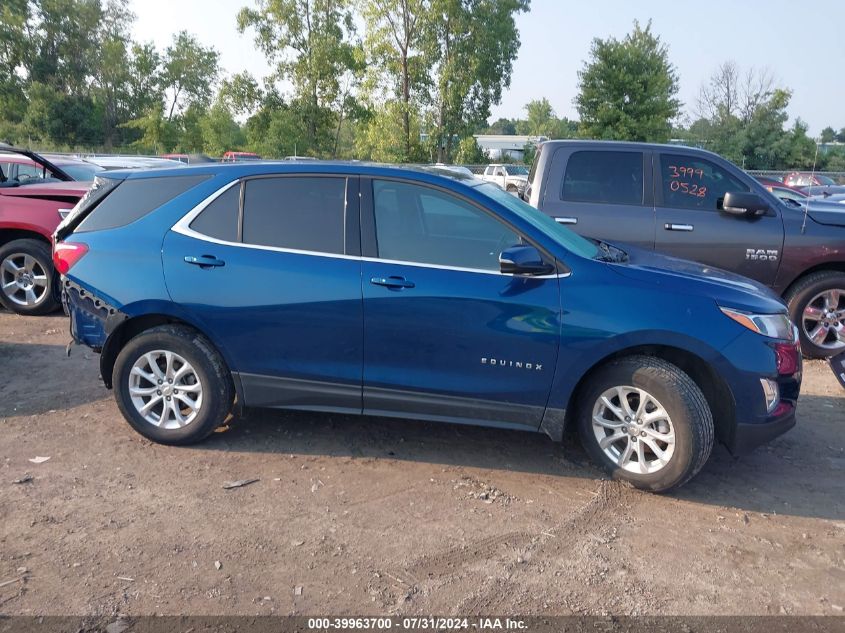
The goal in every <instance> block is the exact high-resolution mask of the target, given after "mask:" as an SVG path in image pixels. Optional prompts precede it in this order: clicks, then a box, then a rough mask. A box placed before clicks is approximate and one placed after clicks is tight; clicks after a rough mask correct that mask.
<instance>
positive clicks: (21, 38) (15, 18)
mask: <svg viewBox="0 0 845 633" xmlns="http://www.w3.org/2000/svg"><path fill="white" fill-rule="evenodd" d="M31 15H32V12H31V6H30V2H29V1H28V0H5V1H4V2H3V3H2V4H0V112H2V113H3V115H2V117H0V139H2V140H6V139H10V140H14V138H13V137H17V136H18V134H20V133H21V131H22V130H21V128H20V127H19V124H20V122H21V121H22V120H23V114H24V112H25V111H26V94H25V93H24V88H25V85H26V84H25V80H24V77H23V71H24V69H25V68H26V67H27V66H28V65H29V63H30V53H31V49H30V45H29V43H30V36H29V33H28V30H29V26H28V25H29V20H30V18H31Z"/></svg>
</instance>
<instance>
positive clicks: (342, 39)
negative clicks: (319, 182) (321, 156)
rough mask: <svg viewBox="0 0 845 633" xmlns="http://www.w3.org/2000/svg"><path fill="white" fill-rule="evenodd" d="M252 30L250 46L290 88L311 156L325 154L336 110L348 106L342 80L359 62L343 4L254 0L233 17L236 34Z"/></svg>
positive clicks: (323, 0)
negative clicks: (252, 5)
mask: <svg viewBox="0 0 845 633" xmlns="http://www.w3.org/2000/svg"><path fill="white" fill-rule="evenodd" d="M249 27H252V28H254V29H255V31H256V37H255V43H256V45H257V46H258V48H259V49H261V50H262V51H263V52H264V53H265V54H266V55H267V56H268V58H269V59H270V60H272V61H274V62H275V63H276V72H275V77H276V78H278V79H282V80H288V81H290V82H291V83H292V84H293V89H294V102H295V103H296V106H297V108H298V109H299V110H300V112H301V113H302V117H303V119H304V121H305V125H306V129H307V132H308V138H307V139H306V140H307V142H308V146H309V147H310V148H311V149H312V150H313V151H324V152H326V151H329V148H330V147H332V145H333V144H334V141H335V139H336V137H335V135H334V131H335V130H336V125H337V120H338V118H340V116H341V114H342V113H341V112H340V109H341V107H345V106H346V105H347V103H348V102H347V99H345V98H344V96H343V95H344V90H343V83H342V82H343V80H344V78H347V79H348V76H349V74H350V73H353V72H356V71H357V69H358V66H359V64H360V60H359V59H358V58H357V57H356V45H355V44H354V43H353V42H352V41H351V38H352V36H353V34H354V33H355V26H354V23H353V21H352V14H351V13H350V11H349V5H348V0H259V2H258V6H257V8H255V9H251V8H243V9H241V11H240V13H238V29H239V31H240V32H241V33H243V32H244V31H245V30H246V29H247V28H249Z"/></svg>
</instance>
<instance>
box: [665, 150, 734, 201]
mask: <svg viewBox="0 0 845 633" xmlns="http://www.w3.org/2000/svg"><path fill="white" fill-rule="evenodd" d="M660 175H661V179H662V181H663V206H665V207H671V208H680V209H701V210H703V211H716V210H718V209H721V208H722V201H723V200H724V198H725V194H726V193H728V192H729V191H749V187H748V185H746V184H743V183H742V181H740V180H739V179H738V178H736V177H734V176H733V175H732V174H730V173H728V172H727V171H726V170H724V169H722V168H721V167H719V166H718V165H715V164H713V163H711V162H710V161H709V160H705V159H701V158H692V157H690V156H682V155H676V154H662V155H661V156H660Z"/></svg>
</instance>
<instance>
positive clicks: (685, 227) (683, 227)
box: [663, 222, 695, 231]
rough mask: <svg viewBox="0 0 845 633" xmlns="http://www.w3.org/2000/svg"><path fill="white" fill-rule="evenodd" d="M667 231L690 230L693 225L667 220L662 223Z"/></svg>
mask: <svg viewBox="0 0 845 633" xmlns="http://www.w3.org/2000/svg"><path fill="white" fill-rule="evenodd" d="M663 228H664V229H666V230H667V231H692V230H693V229H694V228H695V227H694V226H693V225H692V224H675V223H674V222H667V223H666V224H664V225H663Z"/></svg>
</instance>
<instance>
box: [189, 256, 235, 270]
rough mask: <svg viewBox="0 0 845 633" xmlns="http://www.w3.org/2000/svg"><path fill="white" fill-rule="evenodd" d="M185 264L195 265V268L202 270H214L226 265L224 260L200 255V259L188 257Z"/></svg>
mask: <svg viewBox="0 0 845 633" xmlns="http://www.w3.org/2000/svg"><path fill="white" fill-rule="evenodd" d="M185 263H186V264H193V265H194V266H199V267H200V268H214V267H217V266H225V265H226V262H224V261H223V260H222V259H217V258H216V257H215V256H214V255H200V256H199V257H194V256H193V255H186V256H185Z"/></svg>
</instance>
